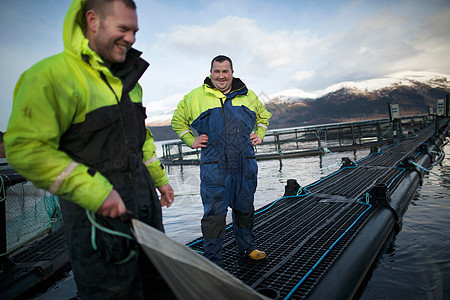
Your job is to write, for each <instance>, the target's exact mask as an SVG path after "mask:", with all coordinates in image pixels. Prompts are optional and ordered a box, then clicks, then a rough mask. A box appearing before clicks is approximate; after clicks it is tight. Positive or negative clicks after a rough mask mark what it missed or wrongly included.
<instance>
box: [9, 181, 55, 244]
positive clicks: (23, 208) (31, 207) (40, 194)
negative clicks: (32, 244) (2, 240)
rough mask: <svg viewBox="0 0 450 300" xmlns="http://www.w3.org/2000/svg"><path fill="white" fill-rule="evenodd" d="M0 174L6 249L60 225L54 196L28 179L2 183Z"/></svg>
mask: <svg viewBox="0 0 450 300" xmlns="http://www.w3.org/2000/svg"><path fill="white" fill-rule="evenodd" d="M0 178H1V182H0V185H1V186H0V188H1V189H2V195H4V196H3V197H2V199H1V200H2V201H4V205H5V219H6V244H7V250H8V251H7V252H8V253H11V252H12V251H14V250H16V249H17V248H19V247H20V246H22V245H23V244H25V243H26V242H28V241H30V240H32V239H34V238H35V237H36V236H38V235H40V234H42V233H49V232H51V231H54V230H56V229H57V228H59V227H60V226H61V225H62V216H61V211H60V208H59V200H58V197H57V196H54V195H52V194H50V193H49V192H47V191H45V190H43V189H38V188H36V187H35V186H34V185H33V184H32V183H31V182H29V181H26V182H22V183H17V184H14V185H12V186H6V183H5V180H4V178H3V176H0Z"/></svg>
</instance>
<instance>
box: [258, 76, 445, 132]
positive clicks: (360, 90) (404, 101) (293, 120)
mask: <svg viewBox="0 0 450 300" xmlns="http://www.w3.org/2000/svg"><path fill="white" fill-rule="evenodd" d="M297 92H298V93H297V94H296V93H295V90H288V91H284V92H280V93H277V94H276V95H275V96H274V97H272V98H271V101H269V102H268V103H266V107H267V108H268V109H269V111H270V112H271V113H272V119H271V123H270V128H285V127H294V126H302V125H312V124H321V123H333V122H341V121H344V120H345V121H350V120H366V119H378V118H387V117H388V103H394V104H398V105H399V108H400V115H402V116H407V115H421V114H427V113H428V109H429V108H435V107H436V102H437V99H442V98H444V97H446V95H448V94H450V76H449V75H446V74H436V73H429V72H403V73H396V74H391V75H387V76H383V77H380V78H376V79H371V80H365V81H359V82H350V81H348V82H341V83H339V84H335V85H332V86H330V87H328V88H327V89H324V90H321V91H316V92H314V93H311V94H312V96H309V97H305V95H307V94H305V93H304V92H303V91H297Z"/></svg>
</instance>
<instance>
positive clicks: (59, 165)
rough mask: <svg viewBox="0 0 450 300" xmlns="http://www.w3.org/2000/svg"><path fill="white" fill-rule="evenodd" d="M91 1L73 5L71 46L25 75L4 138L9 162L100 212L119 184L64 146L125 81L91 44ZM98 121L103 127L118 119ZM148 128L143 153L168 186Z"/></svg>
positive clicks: (68, 30) (133, 93) (133, 94)
mask: <svg viewBox="0 0 450 300" xmlns="http://www.w3.org/2000/svg"><path fill="white" fill-rule="evenodd" d="M85 3H86V0H74V1H73V2H72V4H71V6H70V8H69V11H68V13H67V15H66V18H65V21H64V29H63V39H64V51H63V52H62V53H59V54H57V55H54V56H52V57H49V58H47V59H44V60H42V61H40V62H38V63H37V64H35V65H34V66H32V67H31V68H30V69H28V70H27V71H25V72H24V73H23V74H22V76H21V77H20V79H19V81H18V83H17V85H16V88H15V90H14V102H13V109H12V113H11V117H10V120H9V124H8V129H7V131H6V133H5V136H4V143H5V148H6V157H7V160H8V163H9V164H10V165H11V166H12V167H13V168H14V169H15V170H17V171H18V172H19V173H20V174H22V175H23V176H24V177H26V178H27V179H29V180H31V181H32V182H33V184H34V185H35V186H37V187H39V188H44V189H47V190H49V191H50V192H52V193H54V194H57V195H59V196H61V197H63V198H64V199H66V200H69V201H73V202H75V203H77V204H78V205H80V206H81V207H84V208H87V209H89V210H91V211H93V212H95V211H97V210H98V208H99V207H100V206H101V204H102V203H103V201H104V200H105V199H106V197H107V196H108V194H109V193H110V191H111V190H112V188H113V185H112V184H111V182H110V181H108V179H106V178H105V177H104V176H103V175H102V174H101V173H100V172H89V171H90V167H89V166H87V165H85V164H84V163H82V162H80V161H77V160H75V159H74V158H73V155H68V153H67V151H63V150H62V149H63V148H64V145H62V144H61V143H62V141H63V137H64V134H66V132H67V131H69V129H70V130H71V129H72V128H77V126H78V127H80V126H82V125H83V124H84V123H86V116H87V115H88V116H89V115H91V116H96V114H95V112H96V111H98V110H108V109H110V108H111V109H114V107H116V106H117V104H118V102H119V101H121V100H120V99H121V95H122V92H123V88H124V87H123V84H122V82H121V80H120V78H118V77H117V76H116V75H115V74H113V72H112V71H111V70H110V69H108V68H107V67H105V66H104V65H103V62H102V59H101V58H100V57H99V56H98V55H97V53H95V52H94V51H93V50H91V49H90V48H89V46H88V40H87V39H86V38H85V37H84V32H85V28H83V26H84V25H82V24H84V22H83V20H82V18H83V9H82V8H83V7H84V6H85ZM131 50H134V49H131ZM131 50H130V51H131ZM134 51H135V50H134ZM135 52H137V53H138V55H140V53H139V52H138V51H135ZM136 59H137V58H136ZM140 60H141V61H143V60H142V59H140ZM143 62H145V61H143ZM145 64H146V65H145V68H146V67H147V66H148V64H147V63H146V62H145ZM143 70H144V71H145V69H143ZM142 72H143V71H142ZM105 82H107V84H105ZM132 86H134V88H131V89H130V90H129V91H128V90H127V91H126V92H127V98H129V99H130V100H131V102H130V103H134V105H138V106H142V104H141V101H142V89H141V87H140V85H139V84H138V83H137V80H136V82H133V83H132ZM142 118H145V108H143V107H142ZM91 121H92V120H91ZM94 121H95V122H94V123H95V124H96V125H95V126H97V127H101V126H108V125H109V123H111V122H113V121H114V120H107V119H105V120H102V119H100V120H94ZM85 127H86V126H85ZM140 134H141V135H140V136H141V137H140V139H141V140H145V142H141V143H140V144H142V154H143V155H142V154H139V159H142V160H143V161H144V163H145V164H146V165H147V168H148V170H149V172H150V175H151V177H152V179H153V181H154V183H155V186H156V187H160V186H162V185H164V184H166V183H168V177H167V175H166V173H165V171H164V170H163V169H162V167H161V164H160V162H159V160H158V159H157V157H156V153H155V149H156V147H155V144H154V142H153V137H152V135H151V132H150V131H149V130H145V129H142V132H141V133H140ZM72 138H73V137H72ZM75 138H76V136H75ZM92 151H96V149H92ZM139 152H141V151H140V150H139Z"/></svg>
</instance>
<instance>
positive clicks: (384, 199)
mask: <svg viewBox="0 0 450 300" xmlns="http://www.w3.org/2000/svg"><path fill="white" fill-rule="evenodd" d="M448 129H449V120H448V119H441V120H436V123H435V124H432V125H429V126H427V127H425V128H424V129H422V130H420V131H417V132H416V133H415V135H414V136H409V137H408V138H403V139H389V140H385V141H383V144H382V145H380V146H379V147H372V152H371V154H370V155H369V156H368V157H366V158H364V159H362V160H360V161H358V162H352V161H351V160H349V159H343V164H342V167H341V169H340V170H339V171H337V172H335V173H333V174H331V175H329V176H327V177H325V178H323V179H321V180H319V181H317V182H315V183H313V184H310V185H308V186H306V187H301V186H300V185H298V183H296V181H295V180H290V181H289V182H288V185H287V186H286V194H285V196H284V197H282V198H280V199H278V200H276V201H274V202H273V203H270V204H268V205H266V206H264V207H262V208H260V209H258V211H257V212H256V215H255V235H256V237H257V241H258V243H259V245H260V247H261V249H264V250H265V251H266V252H267V254H268V256H267V258H266V259H264V260H262V261H249V260H246V259H240V258H238V257H237V256H236V244H235V241H234V237H233V232H232V228H228V229H227V232H226V241H225V243H224V252H223V260H224V266H223V267H224V269H225V270H226V271H228V272H229V273H231V274H232V275H234V276H235V277H237V278H239V279H240V280H242V281H243V282H244V283H246V284H247V285H248V286H250V287H251V288H253V289H254V290H256V291H258V292H260V293H262V294H264V295H266V296H268V297H270V298H273V299H330V298H333V299H348V298H351V297H352V296H353V295H354V294H355V293H356V291H357V289H358V288H359V286H360V284H361V282H362V281H363V279H364V277H365V275H366V273H367V271H368V270H369V268H370V267H371V265H372V264H373V262H374V261H375V259H376V257H377V255H378V254H379V253H380V251H381V249H382V247H383V245H384V243H385V242H386V241H387V240H388V239H389V236H390V235H391V234H392V233H393V232H395V230H398V229H399V228H401V219H402V216H403V214H404V212H405V210H406V209H407V207H408V205H409V202H410V200H411V197H412V195H413V193H414V192H415V190H416V188H417V186H418V185H419V184H420V182H421V178H422V173H423V171H422V169H421V168H428V167H429V166H430V164H431V163H432V161H433V160H434V158H435V157H436V154H435V153H436V151H438V150H439V147H440V146H441V145H442V143H443V140H444V139H445V136H446V134H447V131H448ZM419 166H420V167H419ZM0 175H1V176H2V180H3V181H2V182H3V183H7V180H10V179H11V177H12V175H14V174H8V175H5V174H0ZM15 175H17V176H19V175H18V174H15ZM300 184H301V183H300ZM3 197H4V195H2V198H3ZM3 203H4V201H3ZM201 241H202V239H201V238H198V239H196V240H195V241H192V242H191V243H189V244H188V246H190V247H191V248H192V249H193V250H196V251H201V250H202V243H201ZM0 262H1V272H0V299H14V298H18V297H22V296H23V295H24V293H26V292H27V291H29V290H30V289H31V288H33V287H36V286H37V285H39V284H42V282H44V281H45V280H46V279H48V278H50V277H51V276H52V275H54V274H55V273H57V272H59V271H61V270H67V268H68V267H69V261H68V255H67V247H66V244H65V240H64V234H63V232H62V229H59V230H56V231H54V232H52V233H50V234H45V235H43V236H41V237H39V238H37V239H36V240H35V241H34V242H32V243H28V244H27V245H25V246H24V247H22V248H21V249H19V250H17V251H15V252H13V253H10V254H8V255H2V256H1V261H0Z"/></svg>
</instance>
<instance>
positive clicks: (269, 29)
mask: <svg viewBox="0 0 450 300" xmlns="http://www.w3.org/2000/svg"><path fill="white" fill-rule="evenodd" d="M70 2H71V1H64V0H1V2H0V22H1V24H0V30H1V37H2V45H1V46H0V59H1V70H0V74H1V75H0V88H1V91H2V93H1V95H0V130H1V131H5V130H6V127H7V122H8V119H9V115H10V112H11V106H12V94H13V89H14V86H15V83H16V81H17V80H18V78H19V76H20V74H21V73H22V72H23V71H24V70H26V69H27V68H29V67H30V66H31V65H33V64H34V63H35V62H37V61H38V60H40V59H42V58H45V57H47V56H50V55H53V54H56V53H58V52H60V51H62V48H63V44H62V24H63V20H64V16H65V14H66V11H67V9H68V7H69V5H70ZM136 3H137V6H138V18H139V26H140V30H139V32H138V34H137V42H136V44H135V45H134V47H135V48H137V49H139V50H141V51H143V52H144V54H143V58H144V59H146V60H147V61H148V62H149V63H150V68H149V69H148V70H147V72H146V73H145V75H144V76H143V77H142V79H141V81H140V82H141V84H142V86H143V88H144V99H143V102H144V105H145V106H147V115H148V117H149V120H157V119H158V118H163V119H164V118H167V117H168V116H170V115H171V114H172V112H173V109H174V108H175V107H176V104H177V103H178V102H179V101H180V100H181V99H182V97H183V95H184V94H186V93H187V92H189V91H190V90H192V89H194V88H196V87H198V86H200V85H201V84H202V82H203V79H204V78H205V77H206V76H208V75H209V68H210V62H211V59H212V58H213V57H214V56H216V55H218V54H225V55H228V56H230V57H231V58H232V59H233V63H234V70H235V73H234V75H235V76H236V77H240V78H241V79H242V80H243V81H244V82H245V83H246V84H247V86H248V87H249V88H250V89H252V90H253V91H255V93H256V94H260V93H261V92H264V93H266V94H267V95H271V94H275V93H278V92H280V91H282V90H286V89H295V88H296V89H302V90H304V91H306V92H314V91H317V90H320V89H324V88H326V87H328V86H330V85H332V84H335V83H338V82H341V81H349V80H350V81H359V80H365V79H371V78H374V77H378V76H382V75H386V74H389V73H393V72H400V71H408V70H411V71H431V72H439V73H444V74H450V59H449V54H450V29H449V28H450V1H449V0H427V1H423V0H420V1H415V0H395V1H392V0H390V1H382V0H377V1H373V0H355V1H334V0H329V1H317V0H283V1H275V0H272V1H270V0H266V1H261V0H259V1H258V0H229V1H214V0H209V1H204V0H137V1H136Z"/></svg>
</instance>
